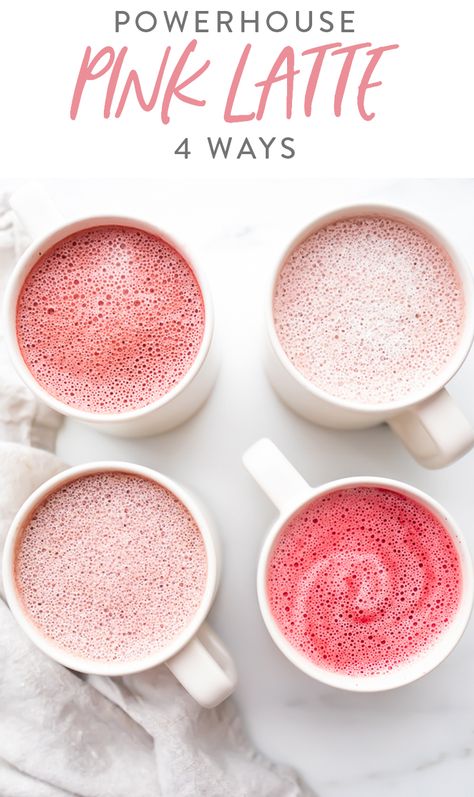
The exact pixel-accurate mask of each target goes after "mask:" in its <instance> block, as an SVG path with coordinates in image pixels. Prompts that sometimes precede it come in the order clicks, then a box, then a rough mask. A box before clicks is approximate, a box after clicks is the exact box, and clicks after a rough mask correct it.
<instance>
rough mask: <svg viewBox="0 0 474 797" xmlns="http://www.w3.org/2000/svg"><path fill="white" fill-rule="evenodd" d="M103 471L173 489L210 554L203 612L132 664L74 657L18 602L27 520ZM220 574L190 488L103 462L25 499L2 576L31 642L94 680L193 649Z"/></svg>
mask: <svg viewBox="0 0 474 797" xmlns="http://www.w3.org/2000/svg"><path fill="white" fill-rule="evenodd" d="M103 472H116V473H125V474H130V475H135V476H139V477H142V478H145V479H149V480H151V481H153V482H155V483H157V484H159V485H160V486H162V487H164V488H165V489H167V490H169V491H170V492H171V493H172V494H173V495H174V496H176V497H177V498H178V499H179V500H180V501H181V503H182V504H183V505H184V506H185V507H186V509H187V510H188V512H189V513H190V514H191V517H192V518H193V520H194V522H195V523H196V525H197V527H198V529H199V532H200V534H201V536H202V538H203V540H204V545H205V549H206V561H207V578H206V587H205V590H204V594H203V596H202V598H201V602H200V604H199V607H198V609H197V611H196V612H195V613H194V615H193V616H192V618H191V621H190V622H189V623H188V624H187V625H186V627H185V628H184V629H183V630H182V631H181V633H180V634H178V635H177V636H176V638H175V639H173V640H172V642H170V643H169V644H168V645H166V646H165V647H163V648H160V649H159V650H158V651H157V652H155V653H151V654H149V655H148V656H143V657H142V658H139V659H130V660H128V661H104V660H96V659H87V658H85V657H83V656H77V655H75V654H74V653H70V652H69V651H68V650H66V649H65V648H61V647H60V646H58V645H56V644H55V643H54V642H53V641H52V640H49V639H48V638H47V637H46V636H45V635H43V634H42V633H41V632H40V630H39V628H37V627H36V626H35V624H34V623H33V621H32V620H30V619H29V617H28V614H27V612H26V610H25V609H24V608H23V606H22V603H21V600H20V599H19V596H18V592H17V589H16V586H15V576H14V564H15V547H16V543H17V540H18V537H19V535H20V533H21V531H22V529H23V526H24V524H25V523H26V522H27V521H28V518H29V517H30V516H31V514H32V512H33V511H34V509H35V508H36V507H37V506H38V505H39V504H40V503H41V502H42V501H43V500H44V499H45V498H46V497H47V496H48V495H50V494H52V493H54V492H56V491H57V490H58V489H60V488H61V487H62V486H64V485H65V484H68V483H70V482H72V481H75V480H76V479H78V478H81V477H83V476H88V475H93V474H96V473H103ZM219 569H220V550H219V546H218V540H217V537H216V535H215V534H214V533H213V529H212V525H211V524H210V523H209V520H208V518H207V517H206V515H205V513H204V512H203V510H202V509H201V508H200V506H199V502H197V501H196V500H195V499H194V497H193V496H192V495H191V494H190V493H189V492H188V491H187V490H186V489H184V488H182V487H181V486H180V485H179V484H178V483H177V482H175V481H174V480H173V479H170V478H169V477H168V476H165V475H164V474H162V473H160V472H159V471H155V470H153V469H152V468H148V467H145V466H143V465H137V464H133V463H130V462H122V461H116V460H101V461H98V462H88V463H84V464H82V465H74V466H72V467H70V468H66V469H65V470H63V471H61V472H60V473H58V474H56V475H55V476H52V477H51V478H50V479H48V480H47V481H45V482H43V484H41V485H40V486H39V487H38V488H37V489H36V490H35V491H34V492H33V493H32V494H31V495H30V496H29V497H28V498H27V499H26V501H25V502H24V503H23V504H22V506H21V507H20V509H19V510H18V512H17V513H16V515H15V517H14V519H13V520H12V522H11V525H10V528H9V530H8V533H7V536H6V540H5V546H4V551H3V565H2V570H3V573H2V575H3V584H4V590H5V596H6V599H7V602H8V605H9V607H10V610H11V612H12V614H13V616H14V617H15V619H16V621H17V623H18V624H19V626H20V627H21V628H22V630H23V631H24V632H25V633H26V635H27V636H28V637H29V639H30V640H31V641H32V642H33V643H34V644H35V645H36V646H37V647H38V648H39V649H40V650H42V651H43V653H46V654H47V655H48V656H50V657H51V658H52V659H54V660H55V661H57V662H59V663H60V664H63V665H64V666H65V667H68V668H70V669H72V670H76V671H77V672H82V673H87V674H94V675H108V676H119V675H129V674H132V673H136V672H142V671H143V670H148V669H150V668H151V667H156V666H157V665H159V664H164V663H165V662H166V661H168V660H169V659H171V658H172V657H173V656H175V655H176V654H177V653H179V651H180V650H182V649H183V648H184V647H185V646H186V645H187V644H188V642H190V640H191V639H192V638H193V637H194V636H195V635H196V633H197V632H198V631H199V628H200V627H201V625H202V624H203V622H204V621H205V620H206V617H207V615H208V613H209V610H210V608H211V606H212V602H213V600H214V597H215V594H216V591H217V586H218V581H219Z"/></svg>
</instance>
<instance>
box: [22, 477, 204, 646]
mask: <svg viewBox="0 0 474 797" xmlns="http://www.w3.org/2000/svg"><path fill="white" fill-rule="evenodd" d="M15 579H16V587H17V591H18V593H19V595H20V600H21V602H22V604H23V606H24V609H25V611H26V613H27V615H28V616H29V618H30V620H31V621H32V622H33V623H34V624H35V625H36V626H37V628H38V629H39V631H40V633H41V634H43V635H44V636H45V637H47V638H48V639H50V640H51V641H52V642H54V643H55V644H56V645H58V646H59V647H60V648H63V649H64V650H67V651H68V652H70V653H72V654H74V655H76V656H80V657H82V658H89V659H93V660H95V661H129V660H134V659H140V658H142V657H145V656H148V655H150V654H152V653H155V652H156V651H157V650H159V649H160V648H163V647H165V646H166V645H168V644H169V643H170V642H172V641H173V640H174V639H175V638H176V637H177V636H178V635H179V634H180V633H181V632H182V631H183V630H184V629H185V628H186V627H187V625H188V624H189V622H190V620H191V619H192V617H193V616H194V614H195V613H196V611H197V609H198V608H199V606H200V604H201V601H202V598H203V595H204V591H205V587H206V580H207V555H206V549H205V544H204V540H203V538H202V535H201V532H200V530H199V529H198V527H197V525H196V523H195V521H194V519H193V518H192V517H191V515H190V513H189V512H188V510H187V509H186V507H185V506H184V505H183V504H182V503H181V501H180V500H179V499H178V498H177V497H176V496H175V495H173V494H172V493H171V492H170V491H169V490H167V489H165V488H164V487H161V486H160V485H158V484H156V483H155V482H153V481H151V480H148V479H144V478H141V477H139V476H133V475H129V474H126V473H115V472H114V473H112V472H105V473H99V474H95V475H91V476H83V477H79V478H77V479H75V480H74V481H72V482H70V483H68V484H67V485H65V486H63V487H61V488H60V489H58V490H57V491H56V492H54V493H52V494H51V495H50V496H49V497H47V498H46V500H45V501H43V503H42V504H41V505H40V506H39V507H38V508H37V509H36V511H35V512H34V514H33V515H32V517H31V518H30V519H29V521H28V523H27V524H26V525H25V528H24V529H23V531H22V533H21V535H20V538H19V541H18V544H17V549H16V557H15Z"/></svg>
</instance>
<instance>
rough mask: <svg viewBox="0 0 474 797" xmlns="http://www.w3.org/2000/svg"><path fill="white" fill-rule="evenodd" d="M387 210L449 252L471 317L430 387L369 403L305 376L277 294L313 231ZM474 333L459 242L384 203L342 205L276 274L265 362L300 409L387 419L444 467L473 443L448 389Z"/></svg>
mask: <svg viewBox="0 0 474 797" xmlns="http://www.w3.org/2000/svg"><path fill="white" fill-rule="evenodd" d="M377 213H378V214H382V215H384V216H390V217H392V218H395V219H399V220H401V221H406V222H408V223H411V224H414V225H415V226H416V227H418V228H419V229H421V230H422V231H425V232H426V233H427V234H428V235H429V236H430V237H431V238H433V239H434V240H435V241H437V242H438V243H439V244H440V245H441V246H442V248H443V249H445V251H446V252H447V253H448V254H449V256H450V257H451V259H452V262H453V264H454V266H455V268H456V270H457V272H458V274H459V277H460V279H461V282H462V285H463V289H464V296H465V301H466V321H465V324H464V329H463V333H462V336H461V340H460V343H459V345H458V348H457V351H456V352H455V354H454V356H453V357H452V358H451V360H450V362H449V363H448V364H447V366H446V368H445V369H444V370H443V372H442V373H441V374H440V375H439V376H438V377H437V379H436V380H434V381H433V382H432V384H430V385H429V386H428V387H427V388H426V389H425V390H423V391H421V392H420V393H418V394H413V395H411V396H409V397H408V398H404V399H402V400H401V401H396V402H390V403H387V404H367V403H361V402H355V401H348V400H345V399H341V398H338V397H335V396H332V395H330V394H329V393H327V392H325V391H324V390H321V388H319V387H316V386H315V385H314V384H312V382H310V381H309V379H306V377H304V376H303V374H301V373H300V371H298V369H297V368H296V367H295V366H294V365H293V363H292V362H291V361H290V359H289V358H288V356H287V354H286V353H285V351H284V349H283V347H282V345H281V343H280V341H279V339H278V335H277V333H276V330H275V325H274V320H273V295H274V291H275V285H276V281H277V279H278V275H279V273H280V270H281V268H282V267H283V265H284V263H285V262H286V260H287V258H288V256H289V254H290V253H291V252H292V251H293V250H294V249H295V247H297V246H298V245H299V244H300V243H302V241H304V240H305V239H306V238H307V237H308V235H311V234H312V233H314V232H316V231H317V230H319V229H321V228H322V227H324V226H326V225H327V224H331V223H333V222H336V221H339V220H340V219H343V218H348V217H350V216H361V215H370V214H377ZM473 338H474V281H473V277H472V273H471V270H470V268H469V267H468V265H467V264H466V263H465V261H464V259H463V258H462V256H461V254H460V253H459V252H458V251H457V250H456V249H455V248H454V246H453V245H452V244H451V243H449V242H448V241H446V240H445V239H444V237H443V236H442V235H441V233H440V232H439V231H438V230H437V229H435V228H434V227H432V226H431V225H429V224H428V223H427V222H426V221H424V220H423V219H420V218H418V217H417V216H414V215H413V214H411V213H408V212H406V211H404V210H399V209H397V208H392V207H388V206H384V205H356V206H353V207H347V208H341V209H339V210H335V211H333V212H332V213H328V214H327V215H325V216H322V217H321V218H319V219H317V220H316V221H315V222H314V223H313V224H311V225H310V226H309V227H307V228H306V229H305V230H303V231H302V232H301V233H300V234H299V235H298V236H297V237H296V239H295V240H293V241H292V243H291V244H290V246H289V247H288V248H287V250H286V251H285V253H284V255H283V257H282V258H281V259H280V261H279V263H278V267H277V269H276V272H275V274H274V275H273V278H272V282H271V288H270V291H269V295H268V297H267V304H266V346H265V365H266V370H267V373H268V376H269V378H270V381H271V383H272V385H273V387H274V388H275V390H276V392H277V393H278V394H279V396H280V397H281V398H282V399H283V401H284V402H285V403H286V404H287V405H288V406H289V407H291V408H292V409H293V410H294V411H295V412H297V413H298V414H299V415H302V416H303V417H304V418H307V419H308V420H310V421H312V422H313V423H318V424H320V425H322V426H328V427H332V428H335V429H362V428H367V427H370V426H376V425H377V424H379V423H383V422H386V423H388V424H389V425H390V427H391V428H392V430H393V431H394V432H395V434H397V435H398V437H400V439H401V440H402V442H403V443H404V445H405V446H406V448H407V449H408V450H409V451H410V453H411V454H412V455H413V456H414V457H415V459H416V460H417V461H418V462H419V463H420V464H421V465H424V466H425V467H427V468H440V467H443V466H444V465H448V464H449V463H451V462H453V461H454V460H456V459H458V458H459V457H461V456H463V455H464V454H465V453H467V452H468V451H469V450H470V449H471V448H472V447H473V446H474V430H473V428H472V426H471V424H470V423H469V421H468V420H467V419H466V417H465V416H464V414H463V413H462V412H461V410H460V409H459V407H458V406H457V405H456V404H455V402H454V401H453V399H452V398H451V396H450V395H449V393H448V392H447V391H446V389H445V387H444V386H445V385H446V383H447V382H448V381H449V380H450V379H451V378H452V377H453V376H454V374H455V373H456V372H457V370H458V369H459V368H460V366H461V365H462V363H463V362H464V360H465V358H466V356H467V354H468V352H469V349H470V347H471V345H472V341H473Z"/></svg>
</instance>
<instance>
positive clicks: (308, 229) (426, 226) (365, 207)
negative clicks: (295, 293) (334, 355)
mask: <svg viewBox="0 0 474 797" xmlns="http://www.w3.org/2000/svg"><path fill="white" fill-rule="evenodd" d="M376 213H380V214H382V215H386V216H389V217H392V218H394V219H397V218H398V219H400V220H401V221H405V222H407V221H408V222H409V223H410V222H411V223H412V224H413V225H415V226H417V227H419V228H421V230H422V231H424V232H425V233H427V234H428V235H430V236H431V238H433V239H434V241H435V243H437V244H438V245H440V246H441V247H442V248H443V249H444V250H445V251H446V252H447V254H448V255H449V257H450V259H451V262H452V263H453V266H454V268H455V270H456V273H457V275H458V277H459V279H460V281H461V285H462V289H463V297H464V302H465V319H464V325H463V330H462V333H461V338H460V341H459V343H458V346H457V348H456V350H455V352H454V354H453V356H452V357H451V358H450V360H449V362H448V363H447V365H446V367H445V368H444V369H443V370H442V371H441V373H440V374H439V375H438V376H437V377H436V379H433V380H431V382H430V383H429V384H428V385H427V386H426V388H425V389H424V390H420V391H418V393H413V394H410V395H409V396H407V397H405V398H404V399H400V400H398V401H390V402H383V403H382V402H380V403H374V402H372V403H371V402H362V401H353V400H351V399H344V398H340V397H338V396H333V395H332V394H331V393H329V392H328V391H326V390H324V389H323V388H320V387H318V386H317V385H315V384H313V383H312V382H311V380H310V379H308V378H307V377H306V376H304V375H303V374H302V373H301V371H299V369H298V368H297V367H296V366H295V365H294V364H293V363H292V362H291V360H290V358H289V356H288V355H287V353H286V352H285V350H284V348H283V346H282V344H281V342H280V339H279V337H278V334H277V331H276V328H275V322H274V315H273V297H274V293H275V288H276V284H277V281H278V278H279V275H280V273H281V270H282V268H283V266H284V265H285V263H286V261H287V259H288V257H289V255H290V254H291V252H292V251H293V250H294V249H295V248H296V247H297V246H299V245H300V244H301V243H303V241H304V240H306V238H307V237H308V236H309V235H311V234H312V233H313V232H316V231H317V230H319V229H321V228H322V227H324V226H326V225H327V224H331V223H333V222H336V221H338V220H339V219H344V218H350V217H351V216H352V215H354V214H357V215H371V214H376ZM265 318H266V329H267V335H268V337H269V340H270V344H271V346H272V348H273V351H274V352H275V354H276V356H277V357H278V359H279V361H280V364H281V365H282V366H283V368H284V369H285V370H286V371H287V372H288V373H289V374H290V376H291V377H292V378H293V379H295V380H296V381H297V382H298V384H299V385H300V386H301V387H303V388H305V389H306V391H308V392H309V393H311V394H312V395H313V396H315V397H316V398H318V399H320V400H322V401H325V402H326V403H329V404H331V405H333V406H336V407H338V408H339V409H343V410H352V411H355V412H358V413H361V414H364V415H369V416H370V415H379V416H380V415H386V416H387V417H390V416H391V415H394V414H396V413H397V412H399V411H402V410H405V409H408V408H409V407H413V406H415V405H416V404H419V403H420V402H422V401H425V400H426V399H428V398H430V397H431V396H434V395H435V394H436V393H438V392H439V391H440V390H441V389H442V388H443V387H445V385H446V384H447V383H448V382H449V381H450V380H451V379H452V378H453V376H455V374H456V373H457V372H458V371H459V369H460V368H461V366H462V364H463V363H464V361H465V359H466V357H467V355H468V354H469V351H470V349H471V346H472V344H473V340H474V275H473V273H472V271H471V269H470V267H469V265H468V263H467V261H466V260H465V258H464V256H463V255H462V254H461V253H460V252H459V251H458V249H457V247H456V246H454V244H452V243H451V242H450V241H449V240H448V239H447V238H446V237H445V236H444V234H443V233H442V232H441V231H440V230H439V229H438V228H437V227H436V226H435V225H434V224H432V223H431V222H430V221H428V220H426V219H425V218H423V217H422V216H419V215H418V214H416V213H413V212H412V211H411V210H407V209H405V208H403V207H399V206H397V205H390V204H385V203H382V202H376V203H360V204H353V205H341V206H338V207H336V208H333V209H332V210H330V211H327V212H326V213H324V214H321V215H319V216H317V217H316V218H315V219H314V220H313V221H312V222H310V223H309V224H307V225H306V226H305V227H304V228H303V229H302V230H300V232H299V233H298V234H297V235H296V236H295V237H294V238H293V239H292V240H291V241H290V243H289V245H287V247H286V248H285V250H284V252H283V255H281V256H280V257H279V260H278V263H277V266H276V268H274V269H273V271H272V274H271V279H270V290H269V291H268V293H267V303H266V308H265Z"/></svg>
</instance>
